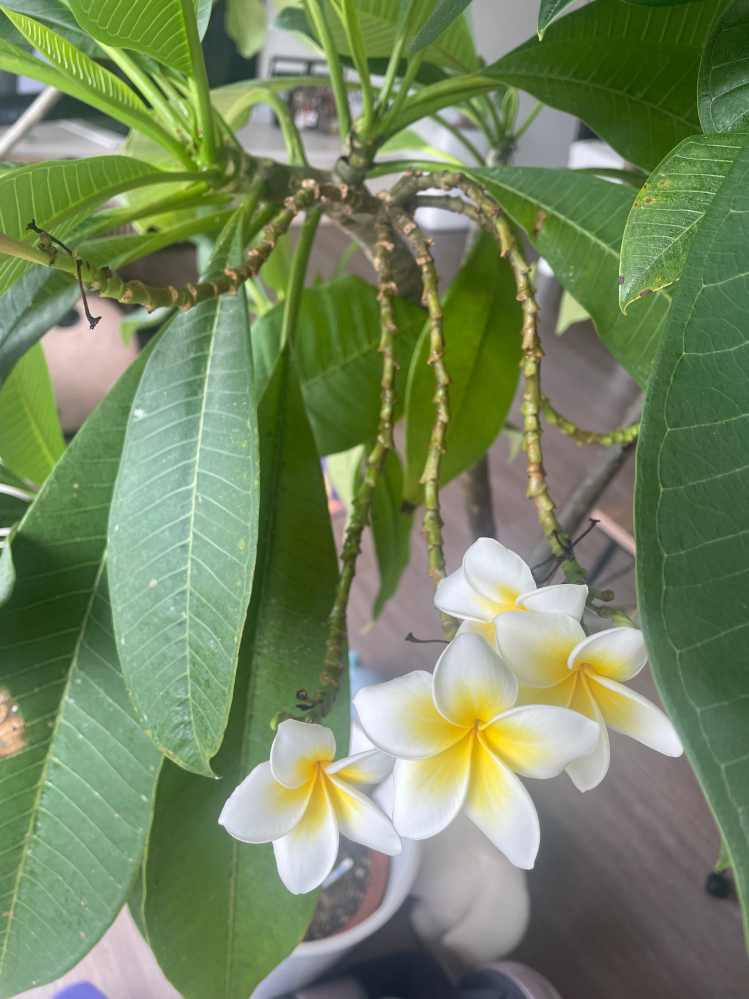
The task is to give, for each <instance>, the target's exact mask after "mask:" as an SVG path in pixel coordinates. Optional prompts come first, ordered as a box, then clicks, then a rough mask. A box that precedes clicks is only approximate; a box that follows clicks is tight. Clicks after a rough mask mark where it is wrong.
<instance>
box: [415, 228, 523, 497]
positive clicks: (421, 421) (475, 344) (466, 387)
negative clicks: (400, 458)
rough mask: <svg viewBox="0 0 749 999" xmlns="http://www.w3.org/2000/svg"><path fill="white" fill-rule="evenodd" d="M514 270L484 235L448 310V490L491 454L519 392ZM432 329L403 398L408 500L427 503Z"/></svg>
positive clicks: (449, 297)
mask: <svg viewBox="0 0 749 999" xmlns="http://www.w3.org/2000/svg"><path fill="white" fill-rule="evenodd" d="M516 295H517V289H516V287H515V280H514V278H513V275H512V271H511V270H510V266H509V264H508V263H507V262H506V261H504V260H502V258H501V257H500V255H499V249H498V247H497V244H496V242H495V240H494V239H493V237H492V236H490V235H489V234H488V233H482V234H481V235H480V236H479V238H478V239H477V240H476V244H475V246H474V247H473V249H472V250H471V254H470V256H469V258H468V260H467V262H466V263H465V265H464V266H463V267H462V269H461V270H460V271H459V273H458V275H457V277H456V278H455V280H454V281H453V283H452V285H451V286H450V288H449V289H448V292H447V294H446V295H445V299H444V303H443V312H444V319H443V330H444V337H445V363H446V365H447V368H448V371H449V372H450V379H451V383H450V423H449V424H448V426H447V439H446V447H447V453H446V454H444V455H443V456H442V465H441V471H440V483H441V484H442V485H444V484H445V483H447V482H449V481H450V480H451V479H454V478H455V476H456V475H459V474H460V473H461V472H463V471H465V469H466V468H470V466H471V465H473V464H474V463H475V462H476V461H478V459H479V458H480V457H481V456H482V455H483V454H485V453H486V451H487V449H488V448H489V447H490V446H491V443H492V441H493V440H494V438H495V437H496V436H497V434H498V433H499V432H500V430H501V429H502V427H503V426H504V422H505V418H506V416H507V412H508V410H509V408H510V404H511V403H512V397H513V395H514V394H515V386H516V385H517V380H518V373H519V367H518V366H519V364H520V354H521V351H520V328H521V326H522V317H521V312H520V304H519V303H518V301H517V299H516ZM429 349H430V348H429V326H428V324H427V325H426V326H425V327H424V330H423V332H422V334H421V338H420V340H419V343H418V345H417V347H416V350H415V351H414V355H413V357H412V358H411V368H410V371H409V373H408V394H407V396H406V469H405V482H404V485H403V495H404V497H405V498H406V499H407V500H408V502H409V503H412V504H413V505H414V506H416V505H417V504H419V503H420V502H421V500H422V495H423V487H422V486H421V485H420V484H419V479H420V478H421V474H422V472H423V471H424V465H425V464H426V460H427V454H428V451H429V440H430V437H431V433H432V425H433V423H434V403H433V401H432V400H433V398H434V372H433V370H432V367H431V365H429V364H428V363H427V362H428V360H429Z"/></svg>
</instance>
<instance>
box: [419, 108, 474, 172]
mask: <svg viewBox="0 0 749 999" xmlns="http://www.w3.org/2000/svg"><path fill="white" fill-rule="evenodd" d="M431 118H432V120H433V121H436V122H437V124H438V125H441V126H442V128H444V129H446V130H447V131H448V132H449V133H450V135H454V136H455V138H456V139H457V140H458V142H461V143H462V144H463V145H464V146H465V148H466V149H467V150H468V152H469V153H470V154H471V156H473V158H474V159H475V160H476V162H477V163H478V164H479V166H483V163H484V157H483V156H482V155H481V153H480V152H479V151H478V149H477V148H476V146H474V144H473V143H472V142H471V140H470V139H467V138H466V136H465V135H463V131H462V129H460V128H457V127H456V126H455V125H451V124H450V122H449V121H445V119H444V118H443V117H442V116H441V115H439V114H433V115H431Z"/></svg>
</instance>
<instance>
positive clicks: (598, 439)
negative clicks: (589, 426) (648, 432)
mask: <svg viewBox="0 0 749 999" xmlns="http://www.w3.org/2000/svg"><path fill="white" fill-rule="evenodd" d="M541 410H542V412H543V414H544V416H545V417H546V419H547V420H548V421H549V423H552V424H554V425H555V426H557V427H559V429H560V431H561V432H562V433H563V434H564V435H565V436H567V437H571V438H572V440H573V441H574V442H575V443H576V444H577V445H579V446H580V447H582V446H583V445H584V444H600V445H601V446H602V447H610V446H611V445H612V444H629V443H631V442H632V441H634V440H637V436H638V434H639V432H640V424H639V423H635V424H633V425H632V426H631V427H619V428H618V429H616V430H612V431H610V432H609V433H606V434H599V433H596V431H595V430H581V429H580V427H578V426H577V424H576V423H573V422H572V421H571V420H568V419H567V418H566V417H564V416H562V415H561V413H559V412H557V410H556V409H554V407H553V406H552V405H551V403H550V402H549V400H548V399H547V398H546V396H545V395H542V396H541Z"/></svg>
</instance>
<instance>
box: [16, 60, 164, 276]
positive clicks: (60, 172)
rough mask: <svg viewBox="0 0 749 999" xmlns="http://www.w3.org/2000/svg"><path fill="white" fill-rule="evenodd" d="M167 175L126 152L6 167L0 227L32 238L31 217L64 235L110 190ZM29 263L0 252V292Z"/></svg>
mask: <svg viewBox="0 0 749 999" xmlns="http://www.w3.org/2000/svg"><path fill="white" fill-rule="evenodd" d="M0 50H1V46H0ZM167 181H169V174H168V173H166V172H164V171H162V170H156V169H154V168H153V167H152V166H149V164H147V163H142V162H141V161H140V160H136V159H131V158H130V157H129V156H95V157H92V158H91V159H85V160H72V161H69V160H59V161H55V162H51V163H32V164H30V165H29V166H26V167H21V169H20V170H9V171H8V172H7V173H3V174H0V232H3V233H5V235H6V236H12V237H13V238H14V239H22V240H23V241H24V242H26V243H29V244H34V243H36V241H37V239H38V238H39V237H38V236H36V235H35V234H34V233H33V232H28V231H27V229H26V227H27V225H28V224H29V222H30V221H31V220H32V219H35V220H36V224H37V225H38V226H40V227H41V228H42V229H47V230H49V231H51V232H52V234H53V235H54V236H56V237H57V238H58V239H62V240H64V239H65V236H66V235H67V234H68V232H69V231H70V230H71V229H72V228H73V227H74V226H75V225H77V223H78V222H80V221H81V219H83V218H85V216H86V215H87V214H88V213H89V212H90V211H91V210H92V209H94V208H97V207H98V206H99V205H102V204H104V202H106V201H108V200H109V199H110V198H113V197H114V196H115V195H117V194H120V193H121V192H123V191H127V190H130V189H133V188H136V187H145V186H147V185H149V184H163V183H165V182H167ZM31 266H32V265H31V264H30V263H29V262H28V261H27V260H19V259H18V257H8V256H5V255H4V254H0V295H1V294H2V293H3V292H5V291H6V290H7V289H8V288H9V287H10V286H11V285H12V284H13V283H14V282H15V281H17V280H18V279H19V278H20V277H21V276H22V275H23V274H25V273H26V271H28V270H29V268H30V267H31Z"/></svg>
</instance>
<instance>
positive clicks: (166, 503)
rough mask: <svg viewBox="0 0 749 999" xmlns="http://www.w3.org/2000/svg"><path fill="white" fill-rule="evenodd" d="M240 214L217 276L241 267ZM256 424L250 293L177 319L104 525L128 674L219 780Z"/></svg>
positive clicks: (165, 733) (136, 410) (147, 388)
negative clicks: (216, 759) (217, 760)
mask: <svg viewBox="0 0 749 999" xmlns="http://www.w3.org/2000/svg"><path fill="white" fill-rule="evenodd" d="M238 224H239V225H241V211H239V212H237V213H236V215H235V218H234V220H233V222H232V223H230V225H228V226H227V228H226V230H225V232H224V233H223V234H222V237H221V239H220V240H219V243H218V245H217V249H216V251H215V253H214V257H213V259H212V262H211V271H213V270H215V269H217V270H219V271H223V268H224V265H225V264H226V263H228V262H230V261H238V260H240V259H241V252H242V247H241V242H240V240H239V239H238V238H237V239H236V242H235V236H236V235H237V225H238ZM257 517H258V471H257V418H256V413H255V399H254V393H253V384H252V354H251V348H250V328H249V319H248V312H247V300H246V298H245V294H244V289H243V288H242V289H240V291H239V293H238V294H237V295H236V296H234V297H232V296H230V295H224V296H222V297H220V298H217V299H213V300H211V301H208V302H203V303H202V304H201V305H198V306H197V307H195V308H194V309H192V310H191V311H190V312H187V313H182V314H180V315H179V316H178V317H177V319H176V320H175V321H174V322H173V323H172V324H171V325H170V326H169V328H168V330H167V331H166V333H165V334H164V335H163V336H162V338H161V340H160V341H159V343H158V344H157V346H156V348H155V349H154V351H153V353H152V355H151V357H150V358H149V361H148V364H147V366H146V370H145V372H144V373H143V378H142V379H141V382H140V384H139V386H138V391H137V393H136V396H135V399H134V401H133V409H132V413H131V415H130V420H129V422H128V430H127V436H126V439H125V447H124V450H123V456H122V463H121V466H120V471H119V474H118V477H117V485H116V487H115V492H114V498H113V501H112V513H111V519H110V529H109V535H110V570H109V571H110V579H111V585H112V596H113V601H112V603H113V613H114V624H115V632H116V635H117V640H118V649H119V653H120V661H121V663H122V672H123V674H124V676H125V680H126V682H127V685H128V690H129V691H130V696H131V698H132V701H133V704H134V705H135V708H136V712H137V713H138V716H139V717H140V719H141V722H142V724H143V727H144V728H145V729H146V730H147V731H148V732H149V734H150V736H151V738H152V739H153V741H154V742H155V744H156V745H157V746H158V747H159V749H161V750H162V752H164V753H167V754H168V755H169V756H170V758H172V759H173V760H175V761H176V762H177V763H179V764H180V765H181V766H185V767H187V768H188V769H191V770H194V771H195V772H196V773H203V774H211V768H210V762H209V761H210V759H211V757H212V756H214V755H215V753H216V751H217V750H218V748H219V746H220V745H221V740H222V738H223V733H224V728H225V727H226V719H227V717H228V714H229V707H230V704H231V698H232V690H233V686H234V673H235V670H236V665H237V653H238V650H239V639H240V637H241V634H242V625H243V623H244V619H245V614H246V612H247V604H248V601H249V597H250V589H251V587H252V573H253V568H254V565H255V552H256V547H257Z"/></svg>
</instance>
